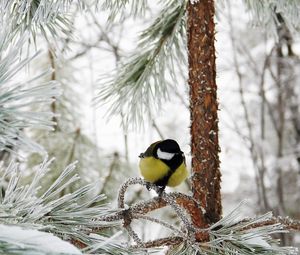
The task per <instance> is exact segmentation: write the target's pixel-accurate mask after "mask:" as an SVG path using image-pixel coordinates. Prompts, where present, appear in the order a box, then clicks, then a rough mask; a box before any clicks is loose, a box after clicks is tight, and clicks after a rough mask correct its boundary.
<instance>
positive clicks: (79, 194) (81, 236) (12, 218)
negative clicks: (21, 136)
mask: <svg viewBox="0 0 300 255" xmlns="http://www.w3.org/2000/svg"><path fill="white" fill-rule="evenodd" d="M50 164H51V160H50V161H47V160H45V161H44V162H43V163H41V164H40V165H38V166H37V167H36V169H35V176H34V177H33V179H32V182H31V183H29V184H27V185H22V184H21V181H22V177H23V174H24V171H23V170H22V171H21V170H20V167H19V165H18V164H16V163H11V164H10V165H9V166H8V167H7V168H6V169H4V168H3V167H2V168H1V170H0V186H1V192H0V224H3V225H17V226H19V227H22V228H26V229H36V230H40V231H46V232H51V233H53V234H54V235H56V236H58V237H60V238H63V239H64V240H69V241H73V242H74V241H75V242H76V241H78V242H80V243H83V244H84V245H85V246H86V247H87V248H88V247H90V246H91V247H94V246H95V245H96V244H98V245H99V243H100V242H106V240H107V238H106V237H104V236H100V235H98V236H97V238H93V237H91V236H90V233H92V232H96V233H97V229H102V228H105V227H108V226H110V227H112V226H115V225H118V224H119V223H118V222H103V221H101V220H99V219H98V218H99V217H102V216H106V215H109V214H110V213H112V212H115V210H112V209H110V208H109V207H108V205H107V204H105V203H104V200H105V196H104V195H102V194H98V193H97V189H98V186H99V183H92V184H88V185H85V186H83V187H80V188H78V189H77V190H75V191H74V192H72V193H67V194H64V193H63V190H64V189H65V188H67V187H68V186H70V185H72V184H73V183H74V182H76V181H78V180H79V176H78V175H77V174H75V173H74V171H75V163H73V164H71V165H69V166H68V167H67V168H66V169H65V170H63V171H62V173H61V174H60V176H59V177H58V178H57V179H56V180H55V181H54V182H53V184H52V185H51V186H50V187H49V188H48V189H47V190H46V191H45V192H44V193H43V194H41V195H39V194H38V193H39V189H40V181H41V179H42V178H47V177H46V174H47V172H48V171H50V168H49V167H50ZM98 232H99V231H98ZM105 244H106V245H103V246H101V250H104V249H106V250H110V249H116V247H118V248H119V249H122V248H123V250H125V249H124V247H122V245H121V244H120V242H119V243H117V242H114V241H113V240H112V241H111V242H106V243H105ZM0 246H1V245H0ZM122 254H123V253H122ZM124 254H127V252H125V253H124Z"/></svg>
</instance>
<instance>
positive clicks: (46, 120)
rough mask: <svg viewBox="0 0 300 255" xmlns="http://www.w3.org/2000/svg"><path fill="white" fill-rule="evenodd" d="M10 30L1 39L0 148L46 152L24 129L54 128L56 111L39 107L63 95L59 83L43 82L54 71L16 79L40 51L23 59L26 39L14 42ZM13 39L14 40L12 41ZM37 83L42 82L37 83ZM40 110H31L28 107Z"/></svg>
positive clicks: (5, 31) (14, 150)
mask: <svg viewBox="0 0 300 255" xmlns="http://www.w3.org/2000/svg"><path fill="white" fill-rule="evenodd" d="M12 36H13V35H10V33H9V31H7V30H3V33H1V35H0V38H2V40H1V42H0V49H1V50H0V51H1V53H0V54H1V62H0V87H1V92H0V129H1V137H2V138H1V139H0V150H7V151H13V152H16V151H17V150H18V149H20V148H26V149H27V150H29V151H43V149H42V147H41V146H39V145H38V144H37V143H35V142H33V141H32V140H31V139H29V138H28V137H27V136H26V135H25V133H24V131H23V130H24V129H25V128H35V129H48V130H51V129H52V127H53V125H54V124H55V123H53V122H52V121H51V119H52V117H53V114H52V113H50V112H44V111H42V110H40V109H38V106H40V105H41V104H44V103H51V102H52V101H53V97H56V96H58V95H59V94H60V90H59V86H58V83H57V82H53V81H51V82H40V79H41V78H42V77H45V76H47V75H49V74H50V73H51V71H44V72H42V73H40V74H38V75H36V76H35V77H33V78H31V79H30V80H27V81H22V82H17V79H18V75H20V73H21V71H22V69H24V68H25V67H26V66H27V65H28V64H29V63H30V62H31V61H32V60H33V59H34V58H35V57H36V56H37V54H38V53H36V54H35V55H33V56H32V57H27V58H25V59H23V60H20V53H21V50H22V46H23V42H24V39H23V40H22V39H20V40H18V41H17V42H14V41H12ZM11 42H13V43H11ZM37 83H39V84H38V85H37ZM33 105H34V106H35V107H36V108H37V109H38V110H35V111H32V110H31V109H30V108H29V107H31V106H33Z"/></svg>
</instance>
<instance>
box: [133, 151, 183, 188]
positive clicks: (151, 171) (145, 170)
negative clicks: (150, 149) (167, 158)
mask: <svg viewBox="0 0 300 255" xmlns="http://www.w3.org/2000/svg"><path fill="white" fill-rule="evenodd" d="M139 167H140V172H141V175H142V176H143V177H144V179H145V180H146V181H148V182H152V183H154V182H156V181H158V180H159V179H162V178H163V177H164V176H165V175H166V174H167V173H168V171H169V167H168V166H167V165H166V164H165V163H164V162H163V161H161V160H159V159H156V158H154V157H146V158H142V159H141V160H140V164H139ZM187 175H188V172H187V169H186V166H185V164H184V163H182V164H181V165H180V166H179V167H178V168H177V169H176V171H175V172H174V173H173V174H172V175H171V177H170V179H169V181H168V184H167V186H170V187H175V186H177V185H179V184H180V183H181V182H183V181H184V180H185V179H186V177H187Z"/></svg>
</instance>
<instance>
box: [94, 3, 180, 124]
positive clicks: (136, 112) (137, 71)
mask: <svg viewBox="0 0 300 255" xmlns="http://www.w3.org/2000/svg"><path fill="white" fill-rule="evenodd" d="M185 9H186V2H185V1H183V0H182V1H179V2H177V1H175V2H174V1H168V2H167V4H166V6H165V8H164V9H163V10H162V12H161V13H160V15H159V17H158V18H157V19H156V20H155V22H153V24H152V25H151V26H150V27H149V28H148V29H146V30H145V31H144V32H142V34H141V37H140V42H139V46H138V47H139V48H140V49H141V50H140V51H139V53H136V54H135V55H133V56H132V57H131V58H130V59H129V61H127V62H126V63H124V64H123V65H121V66H120V68H118V69H117V70H115V71H114V72H113V73H111V74H109V75H108V76H103V77H102V78H101V80H100V86H99V95H98V98H97V100H98V102H99V103H100V104H104V103H108V102H109V104H110V109H109V111H108V115H113V114H118V115H119V114H121V113H124V114H126V116H124V117H126V118H125V120H124V123H125V126H128V124H129V123H133V125H136V124H137V123H143V122H144V120H145V117H147V116H148V117H149V118H150V116H151V109H153V108H154V109H158V107H159V105H160V103H161V100H162V98H163V99H166V98H168V96H169V91H168V90H169V86H168V85H170V82H168V79H170V78H171V79H172V81H173V83H176V78H175V73H174V70H175V67H174V64H175V63H180V61H183V62H184V59H185V57H184V54H183V53H182V48H184V45H185V42H184V41H185V16H184V15H185ZM111 77H115V78H111ZM128 98H130V101H129V100H128ZM142 119H143V121H141V120H142Z"/></svg>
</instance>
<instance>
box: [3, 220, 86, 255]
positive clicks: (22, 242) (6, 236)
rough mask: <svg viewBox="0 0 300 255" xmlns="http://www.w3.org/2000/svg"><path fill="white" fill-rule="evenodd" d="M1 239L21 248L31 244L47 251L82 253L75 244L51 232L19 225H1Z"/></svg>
mask: <svg viewBox="0 0 300 255" xmlns="http://www.w3.org/2000/svg"><path fill="white" fill-rule="evenodd" d="M0 240H1V241H6V242H8V243H13V244H15V245H16V246H18V247H20V248H23V247H24V248H25V247H28V246H29V247H32V248H34V249H37V250H40V251H42V252H47V253H64V254H74V255H75V254H82V253H81V252H80V251H79V250H78V249H77V248H76V247H75V246H74V245H72V244H70V243H68V242H66V241H63V240H61V239H59V238H58V237H56V236H54V235H52V234H50V233H45V232H41V231H38V230H34V229H23V228H21V227H18V226H8V225H0Z"/></svg>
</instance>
